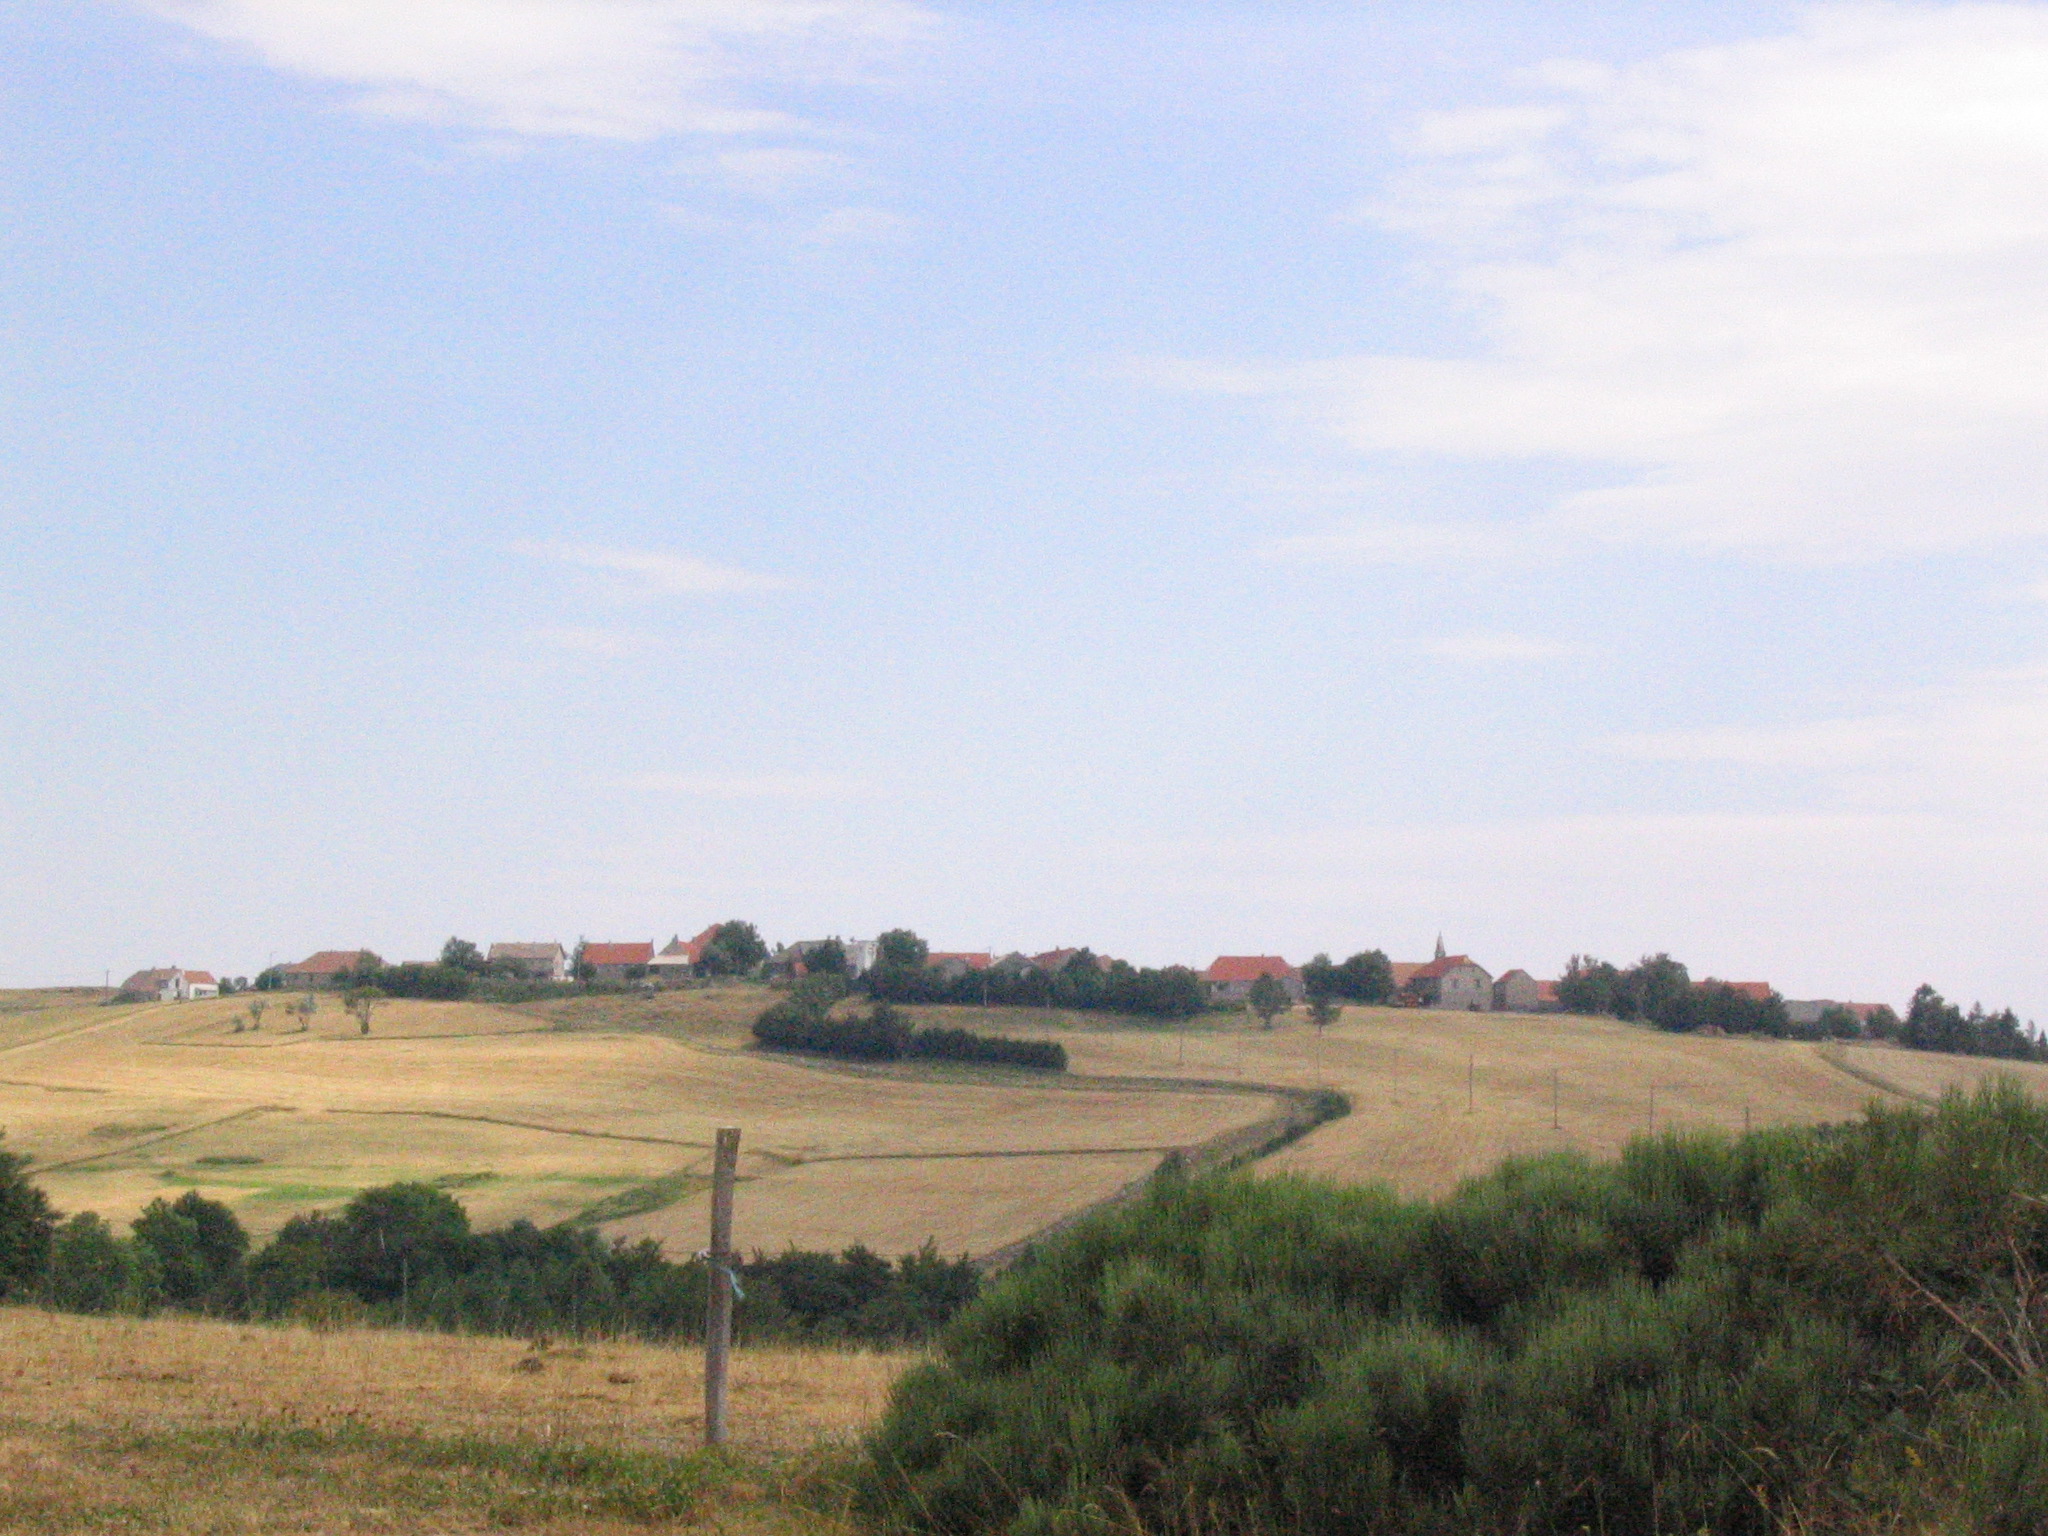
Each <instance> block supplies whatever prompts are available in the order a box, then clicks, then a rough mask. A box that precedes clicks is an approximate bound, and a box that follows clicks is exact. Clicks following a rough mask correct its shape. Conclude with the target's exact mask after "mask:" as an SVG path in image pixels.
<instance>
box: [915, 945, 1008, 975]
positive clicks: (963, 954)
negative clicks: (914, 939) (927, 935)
mask: <svg viewBox="0 0 2048 1536" xmlns="http://www.w3.org/2000/svg"><path fill="white" fill-rule="evenodd" d="M948 960H958V961H959V962H960V963H961V964H962V965H964V966H966V967H967V969H969V970H970V971H985V970H987V969H988V968H989V967H990V966H991V965H993V964H994V963H995V956H993V955H991V954H988V953H986V952H984V951H982V950H966V949H935V950H933V951H932V952H931V953H930V954H928V955H926V956H925V957H924V963H925V964H926V965H944V964H945V963H946V962H947V961H948Z"/></svg>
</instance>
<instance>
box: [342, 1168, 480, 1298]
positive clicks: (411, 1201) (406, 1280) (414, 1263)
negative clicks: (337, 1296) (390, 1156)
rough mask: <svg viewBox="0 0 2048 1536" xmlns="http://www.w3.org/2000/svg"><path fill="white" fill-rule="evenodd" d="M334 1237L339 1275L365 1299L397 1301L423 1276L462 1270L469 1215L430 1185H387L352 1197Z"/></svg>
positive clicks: (443, 1191)
mask: <svg viewBox="0 0 2048 1536" xmlns="http://www.w3.org/2000/svg"><path fill="white" fill-rule="evenodd" d="M334 1237H335V1246H334V1250H333V1252H332V1254H331V1263H332V1265H333V1272H334V1277H335V1279H336V1280H337V1281H338V1282H339V1283H340V1284H342V1285H344V1286H346V1287H347V1288H348V1289H349V1290H351V1291H354V1292H355V1293H356V1295H358V1296H360V1297H361V1298H362V1299H363V1300H364V1301H368V1302H379V1301H397V1300H401V1299H403V1298H404V1297H406V1296H408V1295H410V1294H411V1292H412V1289H413V1287H415V1286H417V1285H418V1284H419V1283H420V1282H421V1281H423V1280H426V1279H428V1278H430V1277H433V1276H439V1275H445V1274H450V1273H457V1272H459V1271H460V1270H461V1268H462V1261H463V1258H464V1255H465V1254H466V1252H467V1250H468V1248H469V1243H470V1236H469V1216H468V1213H467V1212H465V1211H464V1210H463V1209H462V1205H461V1203H460V1202H459V1201H457V1200H456V1199H455V1198H454V1197H453V1196H451V1195H450V1194H449V1193H448V1192H447V1191H446V1190H442V1189H436V1188H434V1187H433V1186H432V1185H431V1184H386V1185H383V1186H381V1187H379V1188H376V1189H366V1190H364V1191H363V1192H362V1193H361V1194H359V1195H357V1196H356V1197H355V1198H354V1199H353V1200H351V1201H349V1203H348V1204H347V1206H345V1207H344V1208H343V1209H342V1213H341V1219H340V1221H339V1223H338V1224H337V1228H336V1230H335V1232H334Z"/></svg>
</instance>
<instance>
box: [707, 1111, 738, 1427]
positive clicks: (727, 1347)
mask: <svg viewBox="0 0 2048 1536" xmlns="http://www.w3.org/2000/svg"><path fill="white" fill-rule="evenodd" d="M739 1167H740V1133H739V1128H738V1127H737V1126H724V1127H721V1128H720V1129H719V1132H718V1140H717V1143H716V1145H715V1146H714V1148H713V1149H712V1153H711V1247H710V1248H709V1249H708V1250H707V1251H706V1253H705V1255H704V1259H705V1263H706V1264H707V1266H708V1270H707V1272H706V1276H705V1278H706V1280H707V1282H708V1284H707V1286H706V1295H707V1299H706V1301H705V1312H704V1443H705V1444H706V1445H723V1444H725V1402H726V1378H727V1373H728V1370H729V1368H730V1366H731V1362H732V1293H733V1273H732V1266H733V1255H732V1192H733V1185H734V1184H735V1183H736V1182H737V1180H738V1177H739Z"/></svg>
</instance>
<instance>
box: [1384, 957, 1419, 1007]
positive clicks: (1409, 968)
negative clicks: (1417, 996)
mask: <svg viewBox="0 0 2048 1536" xmlns="http://www.w3.org/2000/svg"><path fill="white" fill-rule="evenodd" d="M1428 963H1429V962H1428V961H1426V960H1390V961H1388V962H1387V969H1388V970H1389V971H1391V972H1393V976H1394V996H1395V997H1396V998H1404V997H1411V996H1413V994H1412V993H1411V992H1409V990H1408V983H1409V982H1411V981H1413V980H1414V979H1415V973H1416V972H1417V971H1419V970H1421V969H1422V968H1423V966H1425V965H1427V964H1428Z"/></svg>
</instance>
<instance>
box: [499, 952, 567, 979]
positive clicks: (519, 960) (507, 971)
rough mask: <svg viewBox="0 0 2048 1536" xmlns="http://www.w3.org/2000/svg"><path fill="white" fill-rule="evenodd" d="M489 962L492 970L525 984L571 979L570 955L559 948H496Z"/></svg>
mask: <svg viewBox="0 0 2048 1536" xmlns="http://www.w3.org/2000/svg"><path fill="white" fill-rule="evenodd" d="M485 958H486V960H487V961H488V962H489V964H490V967H491V969H492V970H494V971H496V972H498V973H499V974H501V975H505V976H516V977H518V978H519V979H520V980H521V981H567V980H568V979H569V952H568V951H567V950H566V949H564V948H562V946H561V945H559V944H493V945H492V946H491V952H490V954H489V955H487V956H486V957H485Z"/></svg>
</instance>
